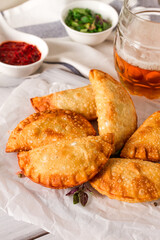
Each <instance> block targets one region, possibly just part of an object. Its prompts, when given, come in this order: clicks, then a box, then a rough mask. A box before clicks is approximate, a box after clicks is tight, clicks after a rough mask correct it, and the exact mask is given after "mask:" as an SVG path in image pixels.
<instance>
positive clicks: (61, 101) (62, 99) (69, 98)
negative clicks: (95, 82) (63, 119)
mask: <svg viewBox="0 0 160 240" xmlns="http://www.w3.org/2000/svg"><path fill="white" fill-rule="evenodd" d="M31 103H32V106H33V108H34V109H35V110H36V111H46V110H52V109H55V108H56V109H65V110H71V111H74V112H77V113H80V114H82V115H83V116H84V117H85V118H87V119H88V120H94V119H96V118H97V115H96V104H95V99H94V94H93V90H92V87H91V85H87V86H85V87H81V88H75V89H69V90H65V91H61V92H55V93H52V94H50V95H46V96H43V97H35V98H31Z"/></svg>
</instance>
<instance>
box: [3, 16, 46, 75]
mask: <svg viewBox="0 0 160 240" xmlns="http://www.w3.org/2000/svg"><path fill="white" fill-rule="evenodd" d="M7 41H18V42H26V43H28V44H31V45H35V46H36V47H37V48H38V50H39V51H40V52H41V58H40V60H39V61H37V62H34V63H31V64H28V65H21V66H16V65H10V64H6V63H2V62H0V72H1V73H3V74H5V75H9V76H12V77H16V78H22V77H26V76H28V75H30V74H32V73H34V72H35V71H36V70H37V69H38V68H39V67H40V65H41V64H42V62H43V60H44V59H45V57H46V56H47V54H48V46H47V44H46V43H45V41H44V40H42V39H41V38H39V37H37V36H34V35H32V34H27V33H23V32H19V31H16V30H15V29H12V28H11V27H10V26H9V25H8V24H7V23H6V22H5V20H4V19H3V17H2V15H0V44H2V43H3V42H7Z"/></svg>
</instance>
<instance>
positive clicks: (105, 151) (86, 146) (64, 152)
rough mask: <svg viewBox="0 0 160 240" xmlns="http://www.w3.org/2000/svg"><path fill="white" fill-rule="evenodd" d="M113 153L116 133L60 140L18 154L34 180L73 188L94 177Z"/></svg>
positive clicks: (52, 185)
mask: <svg viewBox="0 0 160 240" xmlns="http://www.w3.org/2000/svg"><path fill="white" fill-rule="evenodd" d="M111 152H112V134H111V135H109V134H108V136H103V137H100V136H89V137H83V138H77V139H72V140H60V141H57V142H56V143H55V144H49V145H46V146H42V147H39V148H36V149H33V150H30V151H27V152H20V153H18V162H19V166H20V168H21V169H22V171H23V173H24V175H25V176H27V177H29V178H30V179H31V180H32V181H34V182H36V183H39V184H42V185H44V186H46V187H51V188H57V189H60V188H69V187H73V186H76V185H79V184H82V183H84V182H87V181H88V180H89V179H91V178H92V177H93V176H94V175H95V174H97V172H99V170H100V169H101V168H102V167H103V166H104V164H105V163H106V162H107V160H108V158H109V156H110V154H111Z"/></svg>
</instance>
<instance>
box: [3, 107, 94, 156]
mask: <svg viewBox="0 0 160 240" xmlns="http://www.w3.org/2000/svg"><path fill="white" fill-rule="evenodd" d="M88 135H96V131H95V130H94V128H93V126H92V125H91V123H90V122H88V120H87V119H85V118H84V117H83V116H82V115H80V114H77V113H75V112H72V111H69V110H62V109H54V110H52V111H48V112H39V113H34V114H32V115H30V116H29V117H27V118H26V119H24V120H23V121H21V122H20V123H19V124H18V125H17V127H16V128H15V129H14V130H13V131H12V132H11V135H10V137H9V140H8V143H7V146H6V152H17V151H23V150H30V149H33V148H36V147H39V146H40V145H41V146H42V145H46V144H49V143H53V142H55V141H56V140H58V139H72V138H77V137H86V136H88Z"/></svg>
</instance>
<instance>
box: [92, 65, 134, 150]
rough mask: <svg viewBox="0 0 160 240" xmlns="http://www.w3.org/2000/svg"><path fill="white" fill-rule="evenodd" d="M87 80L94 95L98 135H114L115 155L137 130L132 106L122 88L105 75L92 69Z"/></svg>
mask: <svg viewBox="0 0 160 240" xmlns="http://www.w3.org/2000/svg"><path fill="white" fill-rule="evenodd" d="M89 80H90V82H91V84H92V88H93V92H94V95H95V101H96V108H97V117H98V130H99V134H100V135H105V134H106V133H113V134H114V143H115V145H114V146H115V147H114V150H113V153H115V152H116V151H118V150H120V149H121V148H122V146H123V145H124V143H125V142H126V141H127V139H128V138H129V137H130V136H131V135H132V133H133V132H134V131H135V130H136V128H137V114H136V110H135V107H134V104H133V102H132V99H131V98H130V96H129V94H128V93H127V91H126V90H125V89H124V88H123V86H122V85H121V84H120V83H119V82H117V81H116V80H114V79H113V78H112V77H111V76H110V75H108V74H107V73H104V72H102V71H99V70H95V69H93V70H91V71H90V74H89Z"/></svg>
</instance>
